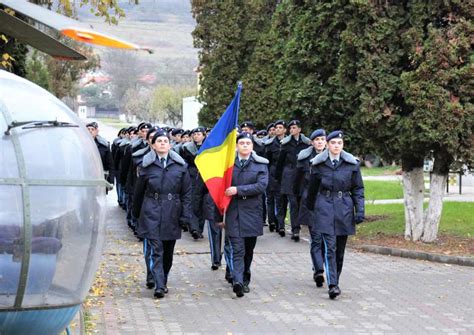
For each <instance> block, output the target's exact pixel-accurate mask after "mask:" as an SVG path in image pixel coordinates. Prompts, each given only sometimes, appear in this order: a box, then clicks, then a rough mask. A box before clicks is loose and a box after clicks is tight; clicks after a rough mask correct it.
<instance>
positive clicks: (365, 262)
mask: <svg viewBox="0 0 474 335" xmlns="http://www.w3.org/2000/svg"><path fill="white" fill-rule="evenodd" d="M108 206H109V211H108V215H107V218H108V219H107V243H106V247H105V250H104V255H103V263H102V265H101V267H100V270H99V273H98V277H97V278H98V281H97V282H96V287H95V294H96V295H97V297H94V298H93V299H92V300H91V302H90V303H91V305H92V307H90V308H89V311H88V314H89V316H88V317H87V318H88V320H90V321H91V322H92V323H94V324H95V325H94V327H93V328H94V329H93V331H94V332H96V333H98V334H114V335H115V334H164V333H194V334H208V333H212V334H229V333H232V334H244V333H246V334H249V333H250V334H257V333H258V334H276V333H284V334H288V333H291V334H293V333H294V334H315V333H317V332H321V333H340V334H347V333H356V334H382V333H391V334H393V333H400V334H407V333H410V334H414V333H421V334H423V333H426V334H428V333H430V334H433V333H449V334H472V333H474V310H473V301H474V269H473V268H470V267H460V266H448V265H444V264H437V263H429V262H422V261H416V260H410V259H403V258H395V257H387V256H379V255H373V254H364V253H356V252H352V251H348V252H347V254H346V263H345V267H344V271H343V274H342V276H341V289H342V292H343V293H342V296H341V297H340V298H339V299H337V300H335V301H332V300H329V299H328V296H327V289H326V288H322V289H317V288H316V286H315V284H314V282H313V280H312V271H311V265H310V257H309V252H308V249H309V246H308V244H307V243H306V242H304V241H302V242H300V243H294V242H292V241H291V240H290V238H289V237H286V238H281V237H279V236H278V235H276V234H274V233H269V232H268V230H267V229H266V232H265V235H264V236H263V237H261V238H259V240H258V242H257V247H256V255H255V258H254V265H253V268H252V283H251V292H250V293H248V294H246V295H245V297H243V298H240V299H239V298H235V295H234V294H233V293H232V289H231V286H230V285H229V284H227V283H226V282H225V281H224V270H223V269H220V270H218V271H211V269H210V256H209V249H208V241H207V239H203V240H199V241H198V242H195V241H193V240H192V239H191V238H190V236H189V234H185V235H184V236H183V239H182V240H180V241H178V243H177V246H176V250H175V251H176V256H175V261H174V265H173V269H172V270H171V275H170V278H169V284H168V285H169V291H170V292H169V294H168V295H167V296H166V298H164V299H162V300H155V299H153V290H147V289H146V288H145V277H144V263H143V258H142V254H141V248H142V247H141V244H140V243H139V242H138V241H137V240H136V238H135V237H134V236H133V234H132V233H131V232H130V231H129V229H128V228H127V226H126V223H125V220H124V218H123V211H122V210H121V209H119V207H117V206H116V203H115V199H114V197H113V196H109V198H108Z"/></svg>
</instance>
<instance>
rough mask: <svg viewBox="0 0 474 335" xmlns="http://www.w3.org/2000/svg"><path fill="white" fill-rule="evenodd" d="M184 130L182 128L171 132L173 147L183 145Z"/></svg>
mask: <svg viewBox="0 0 474 335" xmlns="http://www.w3.org/2000/svg"><path fill="white" fill-rule="evenodd" d="M183 133H184V130H183V129H181V128H175V129H173V131H172V132H171V136H172V138H173V142H174V143H173V145H177V144H179V143H181V137H182V136H183Z"/></svg>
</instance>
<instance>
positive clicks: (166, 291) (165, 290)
mask: <svg viewBox="0 0 474 335" xmlns="http://www.w3.org/2000/svg"><path fill="white" fill-rule="evenodd" d="M163 292H165V294H168V286H165V289H164V290H163Z"/></svg>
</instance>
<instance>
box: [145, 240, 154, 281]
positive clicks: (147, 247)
mask: <svg viewBox="0 0 474 335" xmlns="http://www.w3.org/2000/svg"><path fill="white" fill-rule="evenodd" d="M143 255H144V256H145V265H146V282H147V284H150V283H154V282H155V279H154V278H153V273H152V272H151V269H150V264H151V263H150V255H151V246H150V245H149V243H148V239H146V238H145V239H143Z"/></svg>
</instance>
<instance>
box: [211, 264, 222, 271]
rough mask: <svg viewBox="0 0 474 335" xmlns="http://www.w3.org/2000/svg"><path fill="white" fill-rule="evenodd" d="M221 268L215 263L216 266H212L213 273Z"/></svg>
mask: <svg viewBox="0 0 474 335" xmlns="http://www.w3.org/2000/svg"><path fill="white" fill-rule="evenodd" d="M219 266H221V265H220V264H219V263H214V264H212V265H211V269H212V270H213V271H216V270H217V269H219Z"/></svg>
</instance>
